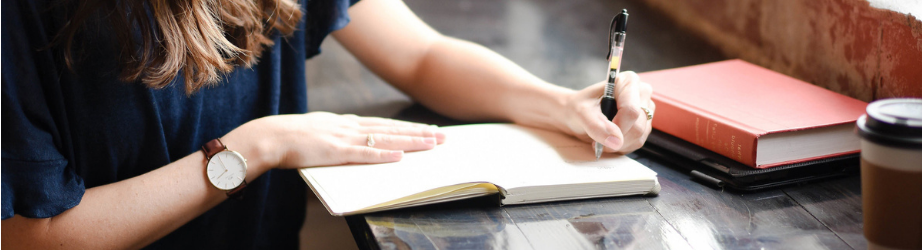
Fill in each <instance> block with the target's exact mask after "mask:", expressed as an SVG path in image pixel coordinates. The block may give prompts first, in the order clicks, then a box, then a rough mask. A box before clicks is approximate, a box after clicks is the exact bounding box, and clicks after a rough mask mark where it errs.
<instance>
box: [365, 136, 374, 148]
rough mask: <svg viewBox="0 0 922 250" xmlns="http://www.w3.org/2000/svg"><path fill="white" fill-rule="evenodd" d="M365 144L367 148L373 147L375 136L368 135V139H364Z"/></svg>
mask: <svg viewBox="0 0 922 250" xmlns="http://www.w3.org/2000/svg"><path fill="white" fill-rule="evenodd" d="M365 144H366V145H368V146H369V147H374V146H375V134H368V138H367V139H365Z"/></svg>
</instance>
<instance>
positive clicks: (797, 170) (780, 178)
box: [640, 129, 860, 191]
mask: <svg viewBox="0 0 922 250" xmlns="http://www.w3.org/2000/svg"><path fill="white" fill-rule="evenodd" d="M640 152H642V153H646V154H651V155H654V156H656V157H659V158H661V159H664V160H666V161H668V162H670V163H673V165H674V166H675V167H679V168H681V169H683V170H685V171H687V173H688V174H689V175H690V176H692V177H693V178H696V179H698V180H700V181H701V182H704V183H707V184H710V185H714V186H717V187H728V188H732V189H737V190H744V191H751V190H760V189H765V188H772V187H778V186H784V185H791V184H799V183H805V182H810V181H816V180H821V179H826V178H832V177H840V176H846V175H851V174H856V173H858V170H859V166H860V160H859V154H858V153H855V154H848V155H842V156H837V157H831V158H824V159H819V160H814V161H808V162H800V163H795V164H788V165H782V166H777V167H772V168H765V169H756V168H752V167H749V166H746V165H744V164H742V163H739V162H737V161H734V160H732V159H730V158H727V157H725V156H723V155H720V154H718V153H715V152H713V151H710V150H707V149H705V148H702V147H699V146H697V145H695V144H692V143H690V142H687V141H685V140H682V139H679V138H678V137H675V136H672V135H669V134H667V133H664V132H662V131H659V130H656V129H654V130H653V132H651V133H650V136H649V137H648V138H647V142H646V144H644V147H643V148H641V149H640Z"/></svg>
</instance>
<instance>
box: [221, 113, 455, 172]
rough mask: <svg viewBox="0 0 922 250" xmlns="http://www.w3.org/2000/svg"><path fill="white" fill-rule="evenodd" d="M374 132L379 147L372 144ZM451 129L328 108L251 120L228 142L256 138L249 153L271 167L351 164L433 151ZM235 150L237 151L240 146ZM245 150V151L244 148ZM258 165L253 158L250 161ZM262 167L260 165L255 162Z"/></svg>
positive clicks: (223, 138) (392, 160)
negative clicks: (329, 110)
mask: <svg viewBox="0 0 922 250" xmlns="http://www.w3.org/2000/svg"><path fill="white" fill-rule="evenodd" d="M368 135H372V136H373V138H374V141H375V143H374V146H373V147H370V146H368V144H369V143H368ZM444 140H445V134H443V133H441V132H438V129H437V128H436V127H435V126H430V125H426V124H420V123H412V122H405V121H398V120H393V119H386V118H378V117H360V116H355V115H338V114H332V113H327V112H311V113H307V114H294V115H276V116H268V117H263V118H260V119H256V120H253V121H250V122H248V123H246V124H244V125H242V126H240V127H238V128H237V129H234V131H231V132H230V133H228V134H227V135H225V136H224V137H222V141H225V143H226V144H228V145H234V144H235V143H239V144H244V145H245V144H247V143H255V145H252V147H255V148H256V150H253V151H251V152H252V153H251V154H257V155H252V156H250V155H246V154H244V157H247V158H248V159H249V158H252V157H258V158H259V160H260V161H261V163H262V164H257V165H262V166H258V167H262V168H264V169H262V170H263V171H260V172H264V171H267V170H269V169H270V168H303V167H314V166H331V165H343V164H349V163H384V162H395V161H399V160H400V159H401V158H402V157H403V152H404V151H419V150H428V149H432V148H434V147H435V145H436V144H441V143H442V142H444ZM229 148H230V149H232V150H236V149H235V147H234V146H229ZM241 153H243V152H241ZM250 162H251V164H248V165H253V164H252V163H254V162H252V161H250ZM253 167H257V166H253Z"/></svg>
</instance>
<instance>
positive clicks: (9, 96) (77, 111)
mask: <svg viewBox="0 0 922 250" xmlns="http://www.w3.org/2000/svg"><path fill="white" fill-rule="evenodd" d="M72 2H73V3H76V2H79V1H72ZM353 3H354V1H350V0H310V1H306V0H305V1H302V2H301V7H302V9H303V10H304V15H303V18H302V20H301V22H300V23H299V24H298V29H297V31H295V32H294V35H293V36H291V37H280V36H279V35H278V34H276V35H275V36H274V40H275V45H274V46H272V47H270V48H267V49H266V51H265V52H264V53H263V54H262V56H261V57H260V58H259V63H258V64H257V65H255V66H254V67H252V68H250V69H246V68H239V67H238V68H237V69H235V70H234V71H233V72H231V73H229V74H227V75H224V76H223V78H222V81H221V83H220V84H218V85H217V86H216V87H211V88H204V89H202V90H200V91H199V92H197V93H195V94H193V95H191V96H187V95H186V94H185V92H184V85H183V83H184V80H183V79H182V74H181V73H180V74H179V77H177V79H174V81H173V82H172V84H170V85H169V86H168V87H166V88H163V89H151V88H147V87H145V86H143V85H142V84H140V83H125V82H120V81H119V80H118V79H117V76H118V72H119V69H118V67H117V65H118V64H117V61H116V60H117V56H116V55H117V53H118V50H117V48H118V46H116V44H115V43H116V40H115V39H114V37H113V36H112V34H111V32H110V31H108V30H107V29H106V27H107V26H105V25H99V26H95V28H88V29H87V33H86V34H85V35H83V36H80V38H79V39H82V40H81V41H80V42H78V43H76V44H82V47H79V48H77V49H81V50H82V51H83V53H80V54H79V58H77V60H78V61H77V62H78V63H77V64H76V65H75V67H74V70H73V71H72V70H69V69H68V68H67V67H66V65H65V64H64V61H63V60H62V58H63V51H62V49H61V48H60V47H51V48H46V46H47V45H49V44H50V42H51V40H52V39H53V38H54V37H55V35H56V34H57V32H58V31H59V30H60V29H61V27H62V26H63V25H64V24H65V22H66V21H67V20H65V19H64V17H65V16H68V15H67V13H62V12H63V10H61V9H63V8H58V7H60V4H61V3H59V2H55V1H31V0H30V1H26V0H10V1H3V5H2V7H3V10H2V12H3V13H2V15H3V24H2V25H3V36H2V41H3V44H2V46H3V47H2V53H3V55H2V65H3V68H2V81H3V89H2V96H3V97H2V99H3V102H2V110H3V117H2V118H3V119H2V124H3V128H2V142H3V143H2V152H3V154H2V184H3V185H2V187H3V193H2V203H3V204H2V205H3V211H2V218H3V219H7V218H10V217H12V216H13V215H14V214H18V215H21V216H24V217H32V218H47V217H52V216H55V215H58V214H60V213H62V212H64V211H65V210H67V209H70V208H72V207H74V206H76V205H77V204H79V203H80V200H81V198H82V196H83V194H84V191H85V190H86V189H87V188H92V187H96V186H100V185H105V184H109V183H113V182H117V181H121V180H125V179H128V178H131V177H134V176H138V175H141V174H144V173H147V172H149V171H151V170H154V169H156V168H159V167H161V166H164V165H167V164H169V163H170V162H173V161H176V160H178V159H180V158H182V157H185V156H187V155H189V154H193V153H196V151H198V150H199V148H200V147H201V145H202V144H204V143H205V142H207V141H209V140H211V139H214V138H218V137H220V136H223V135H224V134H226V133H228V132H230V131H231V130H232V129H234V128H236V127H238V126H240V125H242V124H243V123H245V122H247V121H250V120H253V119H256V118H259V117H263V116H268V115H275V114H285V113H304V112H307V89H306V88H307V85H306V82H305V75H304V74H305V70H304V63H305V60H306V59H307V58H309V57H311V56H313V55H316V54H317V53H319V46H320V43H321V41H322V40H323V39H324V37H326V36H327V35H328V34H329V33H330V32H332V31H334V30H337V29H339V28H342V27H343V26H345V25H346V24H347V23H348V22H349V17H348V15H347V12H346V9H347V8H348V7H349V6H351V4H353ZM56 6H57V7H56ZM229 147H231V149H233V145H229ZM201 167H202V168H203V171H204V164H203V165H202V166H201ZM203 181H204V180H203ZM163 185H169V183H163ZM306 188H307V186H306V185H305V184H304V182H303V181H302V180H301V178H300V177H299V176H298V174H297V172H296V171H294V170H273V171H269V172H268V173H266V174H264V175H262V176H260V177H259V178H257V179H255V180H254V181H253V183H250V185H249V186H248V187H247V189H246V190H245V194H244V197H245V198H244V199H243V200H239V201H238V200H228V201H225V202H223V203H221V204H220V205H218V206H216V207H214V208H212V209H211V210H209V211H208V212H206V213H205V214H203V215H202V216H199V217H198V218H196V219H194V220H192V221H191V222H189V223H188V224H186V225H184V226H182V227H181V228H179V229H178V230H176V231H174V232H173V233H171V234H169V235H167V236H166V237H164V238H163V239H161V240H159V241H157V242H156V243H154V244H153V245H151V248H207V249H212V248H259V249H278V248H295V247H297V245H298V231H299V229H300V228H301V224H302V222H303V221H304V215H305V195H306ZM176 198H177V199H181V198H182V197H176ZM112 209H116V208H112ZM139 216H143V215H139Z"/></svg>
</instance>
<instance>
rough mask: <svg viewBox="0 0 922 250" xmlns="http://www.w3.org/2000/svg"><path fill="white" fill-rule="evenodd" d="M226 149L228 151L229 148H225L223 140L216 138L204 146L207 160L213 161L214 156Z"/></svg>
mask: <svg viewBox="0 0 922 250" xmlns="http://www.w3.org/2000/svg"><path fill="white" fill-rule="evenodd" d="M225 149H227V146H224V143H223V142H221V138H216V139H214V140H211V141H209V142H207V143H205V145H202V152H205V160H211V157H212V156H214V155H215V154H217V153H218V152H221V151H224V150H225Z"/></svg>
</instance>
